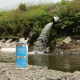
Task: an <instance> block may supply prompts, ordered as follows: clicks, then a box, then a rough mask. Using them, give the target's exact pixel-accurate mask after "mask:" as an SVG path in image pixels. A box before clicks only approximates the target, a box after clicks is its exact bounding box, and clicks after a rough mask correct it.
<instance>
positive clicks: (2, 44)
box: [0, 39, 17, 48]
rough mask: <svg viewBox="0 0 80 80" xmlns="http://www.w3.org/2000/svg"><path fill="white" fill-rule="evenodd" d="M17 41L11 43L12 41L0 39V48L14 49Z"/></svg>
mask: <svg viewBox="0 0 80 80" xmlns="http://www.w3.org/2000/svg"><path fill="white" fill-rule="evenodd" d="M16 43H17V41H16V40H15V41H13V39H8V40H6V39H2V40H0V47H1V48H15V47H16Z"/></svg>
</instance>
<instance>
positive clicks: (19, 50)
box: [16, 38, 28, 67]
mask: <svg viewBox="0 0 80 80" xmlns="http://www.w3.org/2000/svg"><path fill="white" fill-rule="evenodd" d="M27 41H28V39H27V40H25V39H24V38H20V39H19V42H18V43H17V45H16V65H17V67H27V65H28V45H27Z"/></svg>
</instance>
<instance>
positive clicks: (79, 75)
mask: <svg viewBox="0 0 80 80" xmlns="http://www.w3.org/2000/svg"><path fill="white" fill-rule="evenodd" d="M0 80H80V72H79V71H75V72H73V73H70V72H61V71H56V70H49V69H48V68H47V67H40V66H34V65H28V66H27V67H26V68H22V69H20V68H18V67H16V63H0Z"/></svg>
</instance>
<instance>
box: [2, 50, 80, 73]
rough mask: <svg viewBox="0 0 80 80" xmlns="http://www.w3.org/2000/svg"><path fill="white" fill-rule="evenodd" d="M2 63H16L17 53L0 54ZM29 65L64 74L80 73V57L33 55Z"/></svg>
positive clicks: (29, 57) (29, 59)
mask: <svg viewBox="0 0 80 80" xmlns="http://www.w3.org/2000/svg"><path fill="white" fill-rule="evenodd" d="M0 62H6V63H10V62H11V63H16V53H10V52H0ZM28 64H30V65H38V66H44V67H48V68H49V69H54V70H59V71H64V72H74V71H80V56H79V55H51V54H33V55H28Z"/></svg>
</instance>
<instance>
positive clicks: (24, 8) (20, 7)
mask: <svg viewBox="0 0 80 80" xmlns="http://www.w3.org/2000/svg"><path fill="white" fill-rule="evenodd" d="M18 9H20V10H21V12H22V11H26V4H22V3H20V5H19V7H18Z"/></svg>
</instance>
